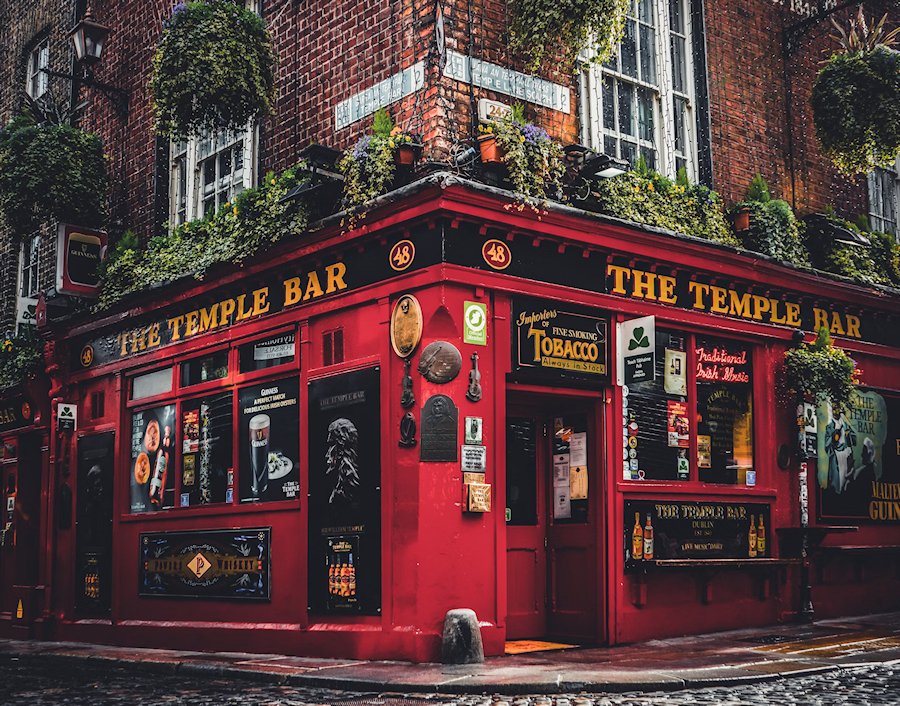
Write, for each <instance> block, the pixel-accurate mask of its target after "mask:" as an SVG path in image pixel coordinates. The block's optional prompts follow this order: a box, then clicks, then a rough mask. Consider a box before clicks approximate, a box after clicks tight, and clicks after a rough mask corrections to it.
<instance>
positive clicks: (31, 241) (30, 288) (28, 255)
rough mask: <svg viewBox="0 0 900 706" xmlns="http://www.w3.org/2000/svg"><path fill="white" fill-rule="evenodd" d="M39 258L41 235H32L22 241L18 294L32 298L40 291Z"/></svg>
mask: <svg viewBox="0 0 900 706" xmlns="http://www.w3.org/2000/svg"><path fill="white" fill-rule="evenodd" d="M40 260H41V236H40V235H34V236H32V237H31V238H27V239H26V240H25V242H24V243H22V254H21V256H20V261H21V263H22V267H21V269H20V271H19V272H20V275H19V281H20V287H19V296H20V297H24V298H32V297H35V296H37V294H38V292H39V291H40V283H39V281H38V267H39V266H40Z"/></svg>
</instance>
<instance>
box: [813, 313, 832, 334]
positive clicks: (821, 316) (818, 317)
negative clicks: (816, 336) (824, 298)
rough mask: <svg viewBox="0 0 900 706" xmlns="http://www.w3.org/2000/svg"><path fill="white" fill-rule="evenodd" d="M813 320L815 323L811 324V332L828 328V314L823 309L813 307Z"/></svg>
mask: <svg viewBox="0 0 900 706" xmlns="http://www.w3.org/2000/svg"><path fill="white" fill-rule="evenodd" d="M813 318H814V319H815V322H814V323H813V330H815V331H818V330H819V329H820V328H822V327H823V326H824V327H825V328H828V312H827V311H825V310H824V309H819V308H817V307H813Z"/></svg>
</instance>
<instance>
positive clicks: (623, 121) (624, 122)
mask: <svg viewBox="0 0 900 706" xmlns="http://www.w3.org/2000/svg"><path fill="white" fill-rule="evenodd" d="M617 84H618V85H617V88H618V92H619V132H621V133H624V134H626V135H634V86H632V85H631V84H628V83H622V82H621V81H619V82H617Z"/></svg>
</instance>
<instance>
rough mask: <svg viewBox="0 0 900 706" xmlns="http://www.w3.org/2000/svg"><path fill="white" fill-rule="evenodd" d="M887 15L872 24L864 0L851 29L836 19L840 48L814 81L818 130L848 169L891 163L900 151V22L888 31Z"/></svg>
mask: <svg viewBox="0 0 900 706" xmlns="http://www.w3.org/2000/svg"><path fill="white" fill-rule="evenodd" d="M886 19H887V15H885V16H884V17H882V18H881V20H880V21H879V22H878V23H876V22H875V21H874V20H873V21H872V23H871V24H867V22H866V18H865V16H864V15H863V11H862V6H861V5H860V8H859V15H858V16H857V17H856V18H854V19H851V20H850V23H849V28H848V29H844V28H843V27H842V26H841V25H840V24H838V23H837V22H835V21H834V20H832V23H833V24H834V26H835V27H836V28H837V30H838V35H835V37H834V38H835V39H836V40H837V41H838V43H839V45H840V48H841V50H840V51H839V52H836V53H834V54H832V55H831V57H830V58H829V59H828V61H827V62H826V63H825V66H824V67H823V68H822V70H821V71H819V74H818V76H817V77H816V81H815V84H814V85H813V91H812V97H811V100H812V108H813V120H814V123H815V126H816V135H817V136H818V138H819V142H820V143H821V144H822V148H823V150H824V151H825V153H826V154H827V155H828V156H829V157H830V158H831V160H832V161H833V162H834V164H835V166H836V167H837V168H838V170H839V171H841V172H843V173H844V174H848V175H850V174H856V173H862V172H868V171H871V170H872V168H873V167H877V166H890V165H891V164H893V162H894V160H895V159H896V158H897V156H898V155H900V52H898V51H896V50H895V49H893V44H894V43H895V41H896V39H897V36H898V33H900V27H898V28H896V29H894V30H893V31H891V32H886V31H885V29H884V23H885V20H886Z"/></svg>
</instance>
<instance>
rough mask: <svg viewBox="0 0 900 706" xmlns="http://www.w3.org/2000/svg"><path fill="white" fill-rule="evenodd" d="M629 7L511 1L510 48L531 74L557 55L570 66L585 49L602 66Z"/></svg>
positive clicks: (611, 0)
mask: <svg viewBox="0 0 900 706" xmlns="http://www.w3.org/2000/svg"><path fill="white" fill-rule="evenodd" d="M629 5H630V2H629V0H513V2H512V3H511V8H510V18H509V40H510V41H509V43H510V48H511V49H512V50H513V51H514V52H516V53H518V54H520V55H522V56H525V57H527V64H526V68H527V69H528V70H529V71H532V72H533V71H536V70H537V69H538V67H540V65H541V63H543V61H544V60H545V59H546V58H548V57H552V56H556V55H559V54H562V55H563V59H564V61H565V62H566V63H567V64H572V63H573V62H574V60H575V58H576V57H577V56H578V53H579V52H580V51H582V50H585V49H586V50H587V52H588V53H589V54H590V57H591V60H592V61H595V62H597V63H603V62H604V61H606V60H607V59H608V58H609V57H610V56H611V55H612V53H613V51H615V48H616V45H618V43H619V40H620V39H621V38H622V33H623V31H624V29H625V15H626V13H627V12H628V8H629Z"/></svg>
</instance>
